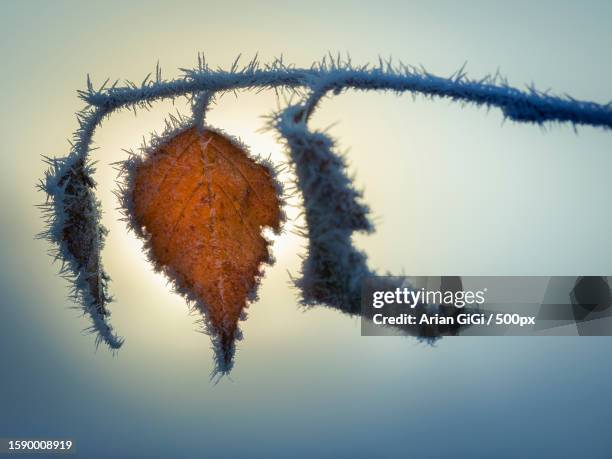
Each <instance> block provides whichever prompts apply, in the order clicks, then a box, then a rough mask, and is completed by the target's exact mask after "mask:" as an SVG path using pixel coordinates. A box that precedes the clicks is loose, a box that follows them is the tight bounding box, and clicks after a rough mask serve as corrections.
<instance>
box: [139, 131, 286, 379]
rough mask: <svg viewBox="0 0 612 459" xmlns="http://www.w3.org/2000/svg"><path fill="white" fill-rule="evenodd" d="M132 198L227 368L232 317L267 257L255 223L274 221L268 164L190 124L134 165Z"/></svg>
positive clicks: (161, 263)
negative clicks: (196, 308) (192, 302)
mask: <svg viewBox="0 0 612 459" xmlns="http://www.w3.org/2000/svg"><path fill="white" fill-rule="evenodd" d="M132 204H133V205H132V212H133V216H134V218H135V220H136V223H137V225H138V226H139V228H141V229H143V232H144V234H146V235H147V237H148V239H149V242H148V243H149V248H150V254H151V257H152V259H153V261H154V262H155V263H156V264H157V265H158V267H161V268H162V269H163V270H164V271H165V272H166V273H167V274H168V275H169V276H170V277H171V278H172V280H174V281H175V283H176V284H177V287H178V289H179V290H180V291H183V292H184V293H185V294H186V295H187V296H188V297H190V298H192V299H196V300H197V301H196V304H197V305H198V306H199V307H200V309H202V312H204V313H205V317H206V319H207V323H208V325H209V329H210V330H209V331H210V332H211V333H212V334H213V338H214V339H215V340H216V342H217V345H218V346H217V347H218V348H220V349H219V350H220V355H218V356H217V357H218V358H217V360H218V363H217V365H218V367H219V370H221V371H227V370H229V368H231V362H232V356H233V353H234V341H235V339H236V338H237V337H238V333H239V331H238V321H239V319H240V317H241V315H242V312H243V310H244V309H245V308H246V307H247V305H248V302H249V300H251V299H253V298H254V296H255V290H256V287H257V284H258V280H259V277H260V275H261V269H262V264H263V263H266V262H269V261H270V255H269V251H268V245H269V242H268V241H267V240H266V239H265V238H264V237H263V236H262V229H263V227H271V228H272V229H273V230H274V231H277V232H278V231H279V229H280V221H281V208H280V198H279V196H278V194H277V189H276V186H275V181H274V178H273V176H272V173H271V171H270V170H269V169H268V168H267V167H266V166H265V165H263V164H259V163H257V162H256V161H254V160H253V159H252V158H250V157H249V156H248V154H247V152H246V151H244V149H242V147H240V146H238V145H236V144H235V143H233V142H232V141H230V140H229V139H228V138H226V137H225V136H224V135H221V134H219V133H217V132H213V131H211V130H206V131H204V132H200V131H199V130H198V129H196V128H190V129H187V130H185V131H183V132H180V133H179V134H177V135H175V136H174V137H172V138H171V139H170V140H169V141H167V142H165V143H163V144H162V145H160V146H159V147H158V148H157V149H156V150H155V151H153V152H152V153H151V154H150V155H149V156H148V157H147V158H146V159H145V160H144V161H143V162H142V163H140V164H139V165H138V166H137V167H136V169H135V171H134V177H133V188H132Z"/></svg>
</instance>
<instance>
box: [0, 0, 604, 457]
mask: <svg viewBox="0 0 612 459" xmlns="http://www.w3.org/2000/svg"><path fill="white" fill-rule="evenodd" d="M611 23H612V3H610V2H607V1H600V2H596V1H593V2H579V1H575V2H552V1H551V2H531V1H523V2H521V1H517V2H502V1H486V2H485V1H482V2H477V1H472V2H469V3H468V2H466V3H465V4H460V2H452V1H448V2H399V1H398V2H385V1H376V2H368V3H357V2H353V3H349V2H288V1H283V2H268V3H266V2H231V1H224V2H203V1H202V2H191V3H188V2H183V3H181V4H180V5H178V4H174V3H173V2H146V3H145V2H130V3H129V4H128V3H127V2H111V1H100V2H96V3H95V4H85V3H84V2H77V1H74V2H59V1H57V2H46V1H40V2H33V1H24V2H18V1H5V2H3V3H2V4H1V5H0V59H1V62H2V63H3V69H2V76H0V82H1V83H2V84H1V87H2V104H0V125H1V126H2V133H3V140H4V145H3V148H2V153H1V154H2V162H1V165H2V166H3V176H2V180H1V181H0V196H1V198H0V199H1V200H2V202H1V208H2V215H3V219H2V225H1V227H0V231H1V233H0V247H1V251H0V253H1V254H2V259H1V262H0V263H1V265H0V269H1V271H0V273H1V275H0V286H1V288H2V291H3V293H4V295H3V297H2V300H1V302H0V304H1V308H0V311H1V316H0V317H1V319H0V362H1V363H2V366H3V368H2V370H1V371H2V373H1V379H0V437H13V436H16V437H52V438H64V437H69V438H74V439H76V443H77V450H78V451H77V455H76V457H79V458H106V457H143V458H145V457H175V458H183V457H185V458H187V457H216V458H220V457H228V458H229V457H232V458H236V457H250V458H273V457H289V456H291V457H352V458H357V457H393V458H394V457H405V456H407V455H414V456H415V457H444V456H447V455H450V454H452V455H453V456H455V457H493V456H495V457H515V456H517V455H520V456H523V457H526V456H530V457H533V456H537V457H549V456H550V457H609V456H610V454H612V441H611V440H610V436H609V432H608V431H609V425H610V423H611V422H612V414H611V413H610V411H609V406H610V405H611V404H612V399H611V397H610V394H609V388H610V385H609V381H610V380H611V379H612V365H611V364H610V357H609V355H610V354H609V352H610V351H611V350H612V341H611V340H610V338H585V337H582V338H574V337H566V338H561V337H557V338H531V339H526V338H489V337H488V338H453V339H444V340H442V341H441V342H440V343H439V344H438V345H437V346H435V347H433V348H432V347H427V346H425V345H421V344H418V343H417V342H416V341H414V340H412V339H410V338H401V337H387V338H384V337H368V338H366V337H361V336H360V326H359V321H358V320H357V319H354V318H351V317H348V316H344V315H341V314H340V313H338V312H336V311H332V310H327V309H325V308H323V307H318V308H315V309H313V310H310V311H306V312H304V311H302V310H301V309H300V308H299V307H298V306H297V304H296V299H295V298H296V294H297V292H295V291H294V290H293V289H292V288H290V286H289V277H288V274H287V271H290V272H292V273H297V272H298V268H299V263H300V258H299V256H300V254H303V253H304V249H303V247H304V244H305V241H303V240H301V239H300V238H298V237H297V236H294V235H293V234H291V232H290V231H289V230H290V229H291V225H292V224H293V223H290V224H289V225H288V227H287V230H288V231H287V232H286V234H284V235H283V236H282V237H280V238H279V239H278V240H277V241H276V243H275V246H274V251H275V254H276V257H277V264H276V265H275V266H274V267H272V268H269V269H268V270H267V271H266V272H267V277H266V279H264V282H263V285H262V288H261V291H260V301H259V302H257V303H256V304H254V305H252V306H251V309H250V315H249V319H248V321H247V322H245V323H243V325H242V329H243V331H244V335H245V339H244V341H242V342H241V343H240V348H239V351H238V354H237V356H236V366H235V369H234V371H233V372H232V375H231V378H226V379H223V380H221V381H220V382H219V383H218V384H217V385H213V384H211V382H210V381H209V374H210V371H211V369H212V351H211V350H210V349H209V347H210V341H209V339H208V337H207V336H204V335H202V334H199V333H197V332H195V331H194V330H195V329H196V327H195V325H194V319H195V318H194V317H192V316H189V315H188V314H187V308H186V306H185V304H184V301H183V300H182V299H181V298H180V297H178V296H176V295H175V294H173V293H171V292H170V291H169V290H168V289H167V288H166V287H165V282H164V279H163V278H162V277H161V276H160V275H158V274H155V273H153V272H152V271H151V268H150V266H149V265H148V263H147V262H146V260H145V259H144V257H143V255H142V253H141V251H140V243H139V242H138V241H137V240H136V238H135V237H134V235H132V234H128V233H127V231H126V228H125V226H124V224H123V223H122V222H120V221H118V219H119V218H120V213H119V211H118V210H117V209H116V208H117V206H118V203H117V201H116V198H115V197H114V196H113V194H112V191H113V189H114V188H115V184H114V180H115V179H116V172H115V171H114V170H113V168H112V166H110V165H109V164H110V163H111V162H114V161H118V160H121V159H123V158H125V153H124V152H122V149H125V148H127V149H129V148H136V147H137V146H138V145H139V144H140V142H141V140H142V138H143V136H145V137H146V136H148V133H149V132H151V131H153V130H159V129H160V128H161V127H162V126H163V120H164V117H165V115H166V114H167V113H168V112H169V111H176V110H179V111H183V112H185V105H184V103H183V101H177V103H176V105H175V106H172V104H170V103H159V104H157V105H156V108H155V109H154V110H153V111H151V112H139V114H138V116H137V117H134V115H133V114H132V113H129V112H124V113H118V114H114V115H113V116H112V118H111V119H110V120H108V121H107V122H105V123H104V124H103V126H102V128H101V129H100V130H99V131H98V133H97V134H96V137H95V142H96V145H97V146H98V147H99V150H97V151H96V152H95V153H94V158H95V159H97V160H98V161H99V170H98V173H97V175H96V179H97V180H98V182H99V196H100V198H101V200H102V204H103V207H104V211H105V214H104V223H105V224H106V226H107V227H108V228H109V229H110V231H111V234H110V236H109V238H108V241H107V247H106V250H105V252H104V262H105V264H106V268H107V270H108V272H109V273H110V274H111V276H112V277H113V283H112V284H111V292H112V293H113V294H114V295H115V297H116V299H117V301H116V303H114V304H113V305H112V312H113V316H112V323H113V325H114V326H115V328H116V330H117V331H118V333H119V334H121V335H122V336H124V337H125V338H126V343H125V345H124V348H123V349H122V350H121V351H120V353H119V355H118V356H116V357H112V356H111V354H110V353H109V352H107V351H106V350H105V349H103V348H100V349H99V350H98V351H97V352H95V350H94V342H93V338H92V337H91V336H88V335H84V334H82V333H81V331H82V329H83V328H85V327H86V326H87V325H88V322H87V320H86V319H84V318H80V317H79V316H78V312H77V311H75V310H72V309H70V306H71V305H70V303H69V302H68V301H67V300H66V295H67V285H66V283H65V282H64V281H63V280H62V279H61V278H59V277H58V276H57V266H54V265H52V264H51V259H50V258H49V257H48V256H47V255H46V253H45V252H46V251H47V250H48V249H49V246H48V244H47V243H46V242H44V241H35V240H34V239H33V236H34V234H35V233H37V232H38V231H40V230H41V229H42V221H41V219H40V214H39V213H38V210H37V209H36V208H35V207H34V204H36V203H39V202H41V201H42V200H43V199H44V196H43V195H42V194H40V193H38V192H37V191H36V190H35V189H34V185H35V183H36V182H37V180H38V179H39V178H41V177H42V174H43V171H44V169H45V167H44V165H43V163H42V161H41V158H40V155H41V154H46V155H58V156H61V155H64V154H65V153H66V152H67V151H68V143H67V141H66V139H67V138H69V137H70V136H71V133H72V132H73V131H74V129H75V128H76V120H75V117H74V113H75V112H76V111H77V110H79V109H80V108H82V103H81V102H80V101H79V100H78V98H77V96H76V90H77V89H80V88H83V87H84V85H85V77H86V74H87V73H89V74H90V75H91V76H92V79H93V80H94V82H96V83H101V82H102V81H104V80H105V79H106V78H107V77H110V78H111V79H116V78H127V79H132V80H135V81H138V82H139V81H142V79H143V78H144V76H145V75H146V74H147V73H149V72H150V71H151V70H152V69H153V68H154V66H155V63H156V62H157V61H159V62H160V65H161V66H162V70H163V74H164V76H166V77H175V76H178V75H179V71H178V70H177V68H179V67H192V66H194V65H195V63H196V55H197V52H204V53H205V55H206V57H207V59H208V61H209V62H210V63H211V65H213V66H222V67H225V68H227V67H228V66H229V65H231V63H232V61H233V60H234V59H235V57H236V55H237V54H238V53H242V54H243V56H244V57H245V60H248V59H250V58H251V57H252V56H254V55H255V53H256V52H258V53H259V56H260V59H261V60H262V61H263V62H266V61H269V60H271V59H272V58H273V57H274V56H279V55H281V54H283V55H284V56H285V60H286V61H288V62H293V63H295V64H296V65H299V66H309V65H310V64H311V63H312V62H313V61H314V60H318V59H320V58H321V57H322V56H323V55H324V54H325V53H326V52H327V51H333V52H336V51H340V52H343V53H344V52H349V53H350V54H351V57H352V59H353V61H354V62H355V63H365V62H374V61H376V60H377V58H378V56H379V55H382V56H389V55H391V56H393V57H394V58H396V59H398V60H402V61H404V62H406V63H410V64H423V65H424V66H425V67H426V68H427V69H428V70H429V71H430V72H432V73H435V74H439V75H449V74H451V73H453V72H454V71H455V70H456V69H457V68H459V67H460V66H461V65H463V63H464V62H465V61H467V62H468V64H467V71H468V73H469V75H470V76H473V77H482V76H484V75H485V74H487V73H493V72H495V71H496V70H497V69H498V68H499V69H500V71H501V73H502V74H504V75H506V76H507V77H508V78H509V81H510V83H512V84H514V85H516V86H519V87H522V86H523V85H524V84H528V83H531V82H535V83H536V85H537V87H538V88H540V89H547V88H551V90H552V91H553V92H556V93H568V94H571V95H572V96H573V97H576V98H580V99H586V100H593V101H597V102H602V103H605V102H607V101H609V100H610V99H612V89H611V87H610V81H612V78H611V77H612V61H611V60H610V47H611V45H612V29H611V28H610V24H611ZM277 103H278V102H277V100H276V98H275V96H274V94H273V93H266V92H264V93H261V94H252V93H251V94H249V93H239V94H238V97H237V98H235V97H234V96H233V95H227V96H224V97H223V98H221V99H220V100H218V102H217V105H216V107H215V108H214V109H213V110H212V111H211V112H210V114H209V116H208V119H209V121H210V122H211V123H212V124H213V125H215V126H218V127H220V128H223V129H224V130H226V131H227V132H229V133H231V134H233V135H236V136H239V137H241V138H242V140H243V141H244V142H245V143H247V144H248V145H250V146H251V148H252V150H253V151H254V152H255V153H260V154H264V155H265V154H271V155H272V159H273V160H274V161H276V162H281V161H283V160H284V158H285V155H284V152H283V150H282V146H281V145H279V144H278V143H277V142H276V140H275V135H274V133H272V132H269V131H266V132H261V128H262V127H263V126H264V124H265V121H264V120H263V119H262V118H261V117H262V116H263V115H266V114H269V113H270V112H271V111H273V110H275V109H276V107H277ZM281 103H282V101H281ZM312 122H313V125H314V126H317V127H321V128H324V127H327V126H329V125H331V124H332V123H335V122H338V124H336V125H334V127H332V128H331V131H330V132H331V133H332V135H333V136H334V137H335V138H336V139H337V140H338V142H339V144H340V146H341V148H343V149H350V152H349V158H350V161H351V172H354V173H355V174H356V180H357V184H358V186H360V187H363V188H364V189H365V200H366V201H367V202H368V203H369V204H370V206H371V208H372V209H373V216H374V218H375V221H376V225H377V232H376V233H375V234H374V235H371V236H367V237H361V236H360V237H358V238H357V243H358V245H359V246H360V247H362V248H364V249H365V250H366V251H367V252H368V254H369V257H370V263H371V265H372V266H373V267H375V268H377V269H380V270H381V271H387V270H388V271H391V272H393V273H401V272H405V273H406V274H410V275H441V274H453V275H456V274H459V275H586V274H591V275H610V274H612V257H610V254H611V253H612V251H611V250H610V249H609V248H608V247H609V235H610V234H611V233H612V217H611V216H610V210H609V205H608V201H609V199H608V196H609V194H610V191H611V189H610V188H611V185H610V184H609V180H608V176H609V171H610V170H612V133H611V132H604V131H602V130H596V129H591V128H579V129H578V133H577V134H576V133H575V132H574V131H573V130H572V128H571V126H556V125H553V126H548V127H547V128H546V129H541V128H539V127H535V126H530V125H519V124H515V123H511V122H506V123H504V122H503V119H502V116H501V115H500V113H499V112H498V111H495V110H492V111H491V112H489V113H487V112H486V111H485V110H479V109H475V108H472V107H461V106H460V105H457V104H452V103H450V102H446V101H440V100H434V101H431V100H424V99H422V98H420V97H417V98H416V100H413V99H412V98H411V97H410V95H404V96H401V97H398V96H396V95H392V94H379V93H369V94H363V93H356V92H349V93H346V94H343V95H341V96H339V97H336V98H334V99H330V100H326V101H324V103H323V104H322V105H321V107H320V109H319V111H318V112H317V113H316V114H315V116H314V118H313V121H312ZM285 178H286V179H289V178H290V177H285ZM290 216H295V211H292V212H290Z"/></svg>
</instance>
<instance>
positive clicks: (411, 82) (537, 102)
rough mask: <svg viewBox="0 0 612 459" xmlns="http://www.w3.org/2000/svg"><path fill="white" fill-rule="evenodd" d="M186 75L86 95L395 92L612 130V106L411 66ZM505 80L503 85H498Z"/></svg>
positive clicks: (107, 99)
mask: <svg viewBox="0 0 612 459" xmlns="http://www.w3.org/2000/svg"><path fill="white" fill-rule="evenodd" d="M184 72H185V75H184V77H183V78H179V79H176V80H172V81H157V82H146V83H144V84H143V85H142V86H136V85H134V84H130V85H128V86H125V87H113V88H110V89H103V90H100V91H94V90H92V89H89V90H87V91H82V92H81V93H80V95H81V97H82V99H83V100H84V101H86V102H87V103H88V104H89V105H91V106H93V107H100V108H103V109H105V110H114V109H117V108H123V107H129V106H133V105H147V104H150V103H151V102H153V101H155V100H159V99H163V98H167V97H177V96H182V95H186V94H192V93H197V92H201V91H227V90H235V89H246V88H279V87H288V88H324V91H325V92H326V91H328V90H334V91H342V90H345V89H358V90H390V91H395V92H399V93H401V92H411V93H418V94H423V95H426V96H432V97H433V96H436V97H442V98H448V99H451V100H455V101H459V102H466V103H473V104H475V105H477V106H486V107H497V108H499V109H500V110H501V111H502V113H503V114H504V116H506V117H507V118H509V119H512V120H514V121H521V122H533V123H538V124H541V123H544V122H547V121H558V122H570V123H572V124H575V125H591V126H599V127H604V128H607V129H610V128H612V104H610V103H608V104H597V103H594V102H585V101H579V100H575V99H573V98H571V97H569V96H568V97H559V96H552V95H549V94H546V93H543V92H540V91H538V90H536V89H535V88H533V87H530V88H528V90H527V91H521V90H519V89H516V88H513V87H511V86H509V85H508V84H507V82H505V80H502V79H501V78H499V77H491V76H488V77H485V78H483V79H481V80H470V79H468V78H467V77H466V76H465V74H464V73H463V72H462V71H460V72H458V73H457V74H456V75H454V76H451V77H448V78H445V77H439V76H436V75H432V74H430V73H428V72H426V71H424V70H418V69H415V68H412V67H408V66H405V65H401V64H400V65H399V66H398V67H392V66H390V65H387V66H385V65H383V64H381V65H380V66H379V67H376V68H370V67H361V68H353V67H351V66H350V64H342V63H333V64H328V63H326V62H323V63H321V64H319V65H318V66H314V67H312V68H310V69H298V68H292V67H286V66H284V65H279V64H275V65H273V66H271V67H268V68H265V69H260V68H259V66H258V64H257V62H255V61H254V62H252V63H250V64H249V65H248V66H247V67H246V68H244V69H242V70H236V69H235V68H234V69H233V70H230V71H225V70H211V69H209V68H208V67H204V68H198V69H195V70H184ZM498 80H499V81H498Z"/></svg>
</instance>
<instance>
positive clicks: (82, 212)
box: [39, 155, 123, 349]
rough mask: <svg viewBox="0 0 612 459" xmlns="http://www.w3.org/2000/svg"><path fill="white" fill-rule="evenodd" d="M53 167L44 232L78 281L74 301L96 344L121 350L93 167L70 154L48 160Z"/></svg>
mask: <svg viewBox="0 0 612 459" xmlns="http://www.w3.org/2000/svg"><path fill="white" fill-rule="evenodd" d="M47 162H48V163H49V164H50V166H51V167H50V169H49V170H48V171H47V174H46V178H45V180H44V181H43V182H41V184H40V186H39V187H40V188H41V189H42V190H43V191H45V192H46V193H47V196H48V201H47V203H45V204H43V205H42V207H43V211H44V212H45V214H46V216H47V223H48V228H47V230H46V231H44V232H43V233H41V234H40V236H41V237H43V238H46V239H49V240H50V241H51V242H52V243H54V244H55V246H56V249H55V251H54V252H53V254H54V257H55V259H59V260H61V262H62V268H61V273H62V275H64V276H65V277H67V278H68V279H69V280H70V281H71V282H72V283H73V291H72V297H73V299H74V301H75V302H77V303H80V304H81V305H82V307H83V311H84V313H85V314H87V315H89V316H90V317H91V319H92V325H91V327H89V331H91V332H94V333H96V334H97V335H96V342H97V343H100V342H104V343H106V344H107V345H108V346H109V347H110V348H111V349H118V348H120V347H121V345H122V344H123V339H121V338H119V337H117V336H116V335H115V333H114V332H113V329H112V327H111V325H110V324H109V323H108V321H107V319H108V317H109V316H110V311H109V309H108V303H110V302H111V301H112V298H111V297H110V295H109V294H108V288H107V284H108V281H109V280H110V278H109V276H108V275H107V274H106V272H105V270H104V267H103V265H102V258H101V251H102V248H103V246H104V239H105V237H106V234H107V230H106V228H105V227H104V226H102V224H101V223H100V204H99V202H98V200H97V199H96V197H95V194H94V190H95V187H96V184H95V181H94V180H93V178H92V173H93V166H92V165H91V164H90V163H88V162H87V161H86V160H85V159H83V158H80V157H78V156H74V155H69V156H67V157H66V158H63V159H51V158H47Z"/></svg>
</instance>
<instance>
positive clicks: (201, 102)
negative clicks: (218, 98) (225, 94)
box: [191, 91, 215, 131]
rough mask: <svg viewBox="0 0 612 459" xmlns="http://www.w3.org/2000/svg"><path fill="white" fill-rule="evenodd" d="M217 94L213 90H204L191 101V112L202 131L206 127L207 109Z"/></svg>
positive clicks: (194, 122) (194, 121) (195, 123)
mask: <svg viewBox="0 0 612 459" xmlns="http://www.w3.org/2000/svg"><path fill="white" fill-rule="evenodd" d="M214 98H215V96H214V93H213V92H212V91H202V92H200V93H198V94H196V95H195V96H193V100H192V103H191V112H192V116H193V124H194V125H195V126H197V127H198V129H199V130H200V131H201V130H203V129H204V123H205V118H206V110H207V109H208V106H209V105H210V104H211V103H212V102H213V100H214Z"/></svg>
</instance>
